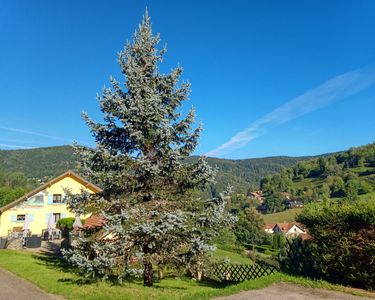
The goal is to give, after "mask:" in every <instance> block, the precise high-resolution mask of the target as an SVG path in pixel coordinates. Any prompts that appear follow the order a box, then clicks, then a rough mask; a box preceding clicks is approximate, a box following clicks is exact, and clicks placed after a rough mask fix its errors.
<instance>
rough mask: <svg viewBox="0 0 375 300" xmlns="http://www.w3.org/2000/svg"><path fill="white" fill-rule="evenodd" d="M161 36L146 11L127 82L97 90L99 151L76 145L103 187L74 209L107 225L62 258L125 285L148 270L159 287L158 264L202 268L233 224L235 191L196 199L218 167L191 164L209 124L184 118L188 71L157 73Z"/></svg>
mask: <svg viewBox="0 0 375 300" xmlns="http://www.w3.org/2000/svg"><path fill="white" fill-rule="evenodd" d="M159 41H160V37H159V35H154V34H153V33H152V28H151V22H150V18H149V15H148V13H147V10H146V13H145V15H144V17H143V20H142V22H141V24H140V25H139V27H138V30H137V31H136V32H135V33H134V36H133V41H132V42H131V43H130V42H128V43H127V44H126V46H125V50H124V51H122V52H120V53H119V56H118V62H119V65H120V67H121V70H122V73H123V75H124V77H125V83H124V86H122V85H121V84H120V83H119V82H118V81H116V80H115V79H114V78H111V79H110V81H111V85H112V87H110V88H104V90H103V93H102V95H101V96H98V101H99V103H100V108H101V111H102V113H103V122H102V123H97V122H95V121H93V120H92V119H91V118H89V116H88V115H87V114H85V113H84V114H83V118H84V119H85V121H86V123H87V124H88V126H89V127H90V130H91V132H92V135H93V137H94V138H95V141H96V147H95V148H87V147H81V146H76V149H77V153H78V155H79V157H80V159H81V164H82V168H83V173H84V174H85V176H87V177H88V178H90V179H91V180H93V181H94V182H96V183H98V185H100V186H101V187H102V188H103V191H102V192H101V193H99V194H97V195H94V196H90V197H89V199H88V195H87V194H82V197H80V196H77V195H71V197H70V198H71V207H72V208H73V209H74V210H75V211H78V212H80V213H83V212H85V211H87V210H91V211H92V210H93V209H94V210H95V211H96V213H100V215H101V216H102V217H103V218H104V219H105V225H104V227H103V228H102V230H99V231H98V232H94V233H93V232H89V233H86V234H85V236H84V237H82V238H81V239H80V240H79V242H78V245H77V246H76V247H75V249H74V250H70V251H65V253H64V254H65V257H66V258H67V259H68V260H69V261H70V262H71V263H72V264H74V265H76V266H78V267H79V268H80V269H81V270H82V271H83V272H84V273H85V274H86V275H88V276H91V277H96V278H104V279H106V278H111V279H116V280H118V281H122V280H124V279H126V278H127V277H128V276H131V275H135V274H143V278H144V284H145V285H146V286H151V285H152V284H153V277H154V268H155V267H156V266H157V267H159V270H162V269H163V268H164V266H166V265H173V266H175V267H177V268H190V269H191V270H198V271H199V270H200V269H202V268H203V266H202V261H203V260H204V257H205V254H206V253H207V252H208V251H210V250H212V248H213V246H211V243H210V241H211V239H212V238H213V237H214V236H215V235H216V232H217V231H218V229H219V228H220V227H222V226H227V225H228V224H230V223H231V222H232V220H231V219H230V218H229V217H228V215H227V214H226V211H225V202H226V199H227V197H228V194H227V193H222V194H221V195H220V196H219V197H217V198H213V199H201V198H199V197H198V196H197V195H198V191H199V190H202V189H204V188H205V187H206V186H207V184H210V183H212V181H213V179H214V175H215V172H214V170H213V169H212V168H211V167H210V166H209V165H208V164H207V163H206V161H205V160H204V159H203V158H200V159H199V160H196V161H195V162H189V161H188V160H187V158H188V157H189V156H190V154H191V153H192V152H193V151H194V150H195V148H196V146H197V144H198V138H199V136H200V133H201V127H200V126H198V127H194V118H195V112H194V109H191V110H190V111H189V112H188V113H187V114H186V115H183V114H182V105H183V103H184V102H185V101H186V100H187V99H188V96H189V92H190V85H189V84H188V83H184V82H182V83H180V81H181V80H180V77H181V75H182V68H181V67H177V68H175V69H173V70H172V71H171V72H170V73H169V74H161V73H160V71H159V64H160V63H161V62H162V60H163V56H164V54H165V52H166V49H165V48H162V49H161V50H158V49H157V45H158V43H159ZM80 199H81V200H80ZM135 258H136V259H135ZM134 261H135V262H134ZM159 273H161V274H162V272H159Z"/></svg>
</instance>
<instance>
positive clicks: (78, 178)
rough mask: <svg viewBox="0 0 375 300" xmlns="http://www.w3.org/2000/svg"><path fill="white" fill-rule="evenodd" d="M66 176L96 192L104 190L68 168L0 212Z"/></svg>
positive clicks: (0, 211)
mask: <svg viewBox="0 0 375 300" xmlns="http://www.w3.org/2000/svg"><path fill="white" fill-rule="evenodd" d="M65 177H71V178H73V179H74V180H76V181H78V182H79V183H80V184H82V185H83V186H85V187H86V188H89V189H90V190H92V191H93V192H94V193H98V192H101V190H102V189H101V188H100V187H98V186H97V185H95V184H93V183H91V182H89V181H87V180H86V179H84V178H82V177H81V176H79V175H78V174H77V173H75V172H73V171H71V170H68V171H66V172H65V173H63V174H61V175H60V176H57V177H55V178H53V179H52V180H50V181H48V182H47V183H45V184H43V185H41V186H39V187H37V188H36V189H34V190H32V191H31V192H29V193H27V194H25V195H23V196H22V197H20V198H18V199H17V200H15V201H13V202H11V203H8V204H7V205H5V206H3V207H1V208H0V214H1V213H3V212H4V211H6V210H8V209H9V208H12V207H14V206H16V205H17V204H19V203H22V202H23V201H25V200H27V199H28V198H30V197H32V196H34V195H35V194H37V193H39V192H41V191H43V190H45V189H46V188H49V187H50V186H51V185H53V184H55V183H56V182H59V181H60V180H62V179H64V178H65Z"/></svg>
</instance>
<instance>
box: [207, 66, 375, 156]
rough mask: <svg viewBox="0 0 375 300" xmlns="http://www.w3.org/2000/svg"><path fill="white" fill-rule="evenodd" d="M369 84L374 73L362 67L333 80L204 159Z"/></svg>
mask: <svg viewBox="0 0 375 300" xmlns="http://www.w3.org/2000/svg"><path fill="white" fill-rule="evenodd" d="M373 84H375V69H374V68H373V67H366V68H363V69H358V70H354V71H351V72H347V73H344V74H341V75H339V76H336V77H334V78H332V79H330V80H328V81H326V82H325V83H323V84H322V85H320V86H318V87H316V88H314V89H312V90H309V91H307V92H305V93H304V94H302V95H300V96H298V97H296V98H294V99H292V100H290V101H289V102H287V103H285V104H283V105H281V106H279V107H278V108H276V109H274V110H273V111H271V112H270V113H268V114H267V115H265V116H263V117H262V118H260V119H258V120H257V121H255V122H254V123H252V124H251V125H250V126H249V127H247V128H246V129H244V130H242V131H240V132H238V133H237V134H235V135H234V136H233V137H231V138H230V139H229V140H228V141H227V142H225V143H223V144H222V145H220V146H219V147H217V148H215V149H213V150H211V151H209V152H207V153H206V154H205V155H206V156H221V155H224V154H227V153H230V152H233V151H234V150H237V149H239V148H242V147H244V146H245V145H246V144H248V143H249V142H250V141H252V140H254V139H255V138H257V137H258V136H260V135H262V134H263V133H264V132H265V131H267V130H268V129H270V128H272V127H274V126H277V125H281V124H283V123H286V122H288V121H291V120H293V119H296V118H299V117H301V116H303V115H305V114H308V113H310V112H313V111H315V110H317V109H320V108H323V107H325V106H327V105H329V104H331V103H333V102H335V101H338V100H343V99H345V98H347V97H349V96H352V95H354V94H356V93H358V92H360V91H363V90H364V89H366V88H368V87H370V86H371V85H373Z"/></svg>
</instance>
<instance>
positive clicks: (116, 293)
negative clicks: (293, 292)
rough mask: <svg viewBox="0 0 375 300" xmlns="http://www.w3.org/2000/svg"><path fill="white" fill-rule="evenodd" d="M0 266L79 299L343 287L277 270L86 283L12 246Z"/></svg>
mask: <svg viewBox="0 0 375 300" xmlns="http://www.w3.org/2000/svg"><path fill="white" fill-rule="evenodd" d="M0 267H2V268H4V269H6V270H8V271H10V272H12V273H14V274H16V275H18V276H20V277H23V278H25V279H26V280H29V281H30V282H32V283H34V284H35V285H37V286H39V287H40V288H42V289H43V290H45V291H47V292H49V293H52V294H57V295H61V296H63V297H65V298H66V299H79V300H81V299H82V300H101V299H103V300H104V299H106V300H116V299H119V300H120V299H121V300H123V299H137V300H142V299H210V298H212V297H214V296H219V295H230V294H234V293H237V292H240V291H243V290H249V289H258V288H262V287H266V286H268V285H270V284H271V283H274V282H280V281H287V282H293V283H298V284H302V285H305V286H310V287H323V288H328V289H334V290H345V289H346V288H343V287H341V286H337V285H332V284H328V283H326V282H323V281H312V280H308V279H304V278H300V277H292V276H288V275H284V274H280V273H276V274H273V275H271V276H268V277H263V278H260V279H257V280H250V281H246V282H243V283H240V284H237V285H231V286H227V287H220V286H217V285H214V284H208V283H204V282H197V281H193V280H189V279H177V278H170V279H165V280H163V281H161V282H159V283H156V284H155V286H154V287H152V288H146V287H143V285H142V283H141V282H132V283H124V284H122V285H113V284H111V283H108V282H96V283H90V282H86V281H85V280H84V279H83V278H81V277H79V276H78V275H76V274H74V273H73V272H71V271H70V270H69V269H67V268H64V267H63V266H61V265H60V264H59V261H58V260H56V259H51V258H48V257H45V256H42V255H35V254H32V253H30V252H21V251H12V250H0ZM347 292H351V293H357V294H358V293H362V295H367V296H371V294H365V292H363V291H362V292H361V291H358V290H352V289H350V290H347Z"/></svg>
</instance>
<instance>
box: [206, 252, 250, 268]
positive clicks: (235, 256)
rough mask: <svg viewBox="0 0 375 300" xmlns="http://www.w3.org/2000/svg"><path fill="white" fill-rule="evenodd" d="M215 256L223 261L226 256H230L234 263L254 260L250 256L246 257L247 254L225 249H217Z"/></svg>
mask: <svg viewBox="0 0 375 300" xmlns="http://www.w3.org/2000/svg"><path fill="white" fill-rule="evenodd" d="M213 257H214V258H215V259H217V260H219V261H223V260H224V259H225V258H229V260H230V263H232V264H245V265H246V264H252V260H250V258H248V257H246V256H245V255H241V254H239V253H235V252H231V251H227V250H223V249H216V251H215V252H214V254H213Z"/></svg>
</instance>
